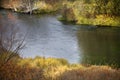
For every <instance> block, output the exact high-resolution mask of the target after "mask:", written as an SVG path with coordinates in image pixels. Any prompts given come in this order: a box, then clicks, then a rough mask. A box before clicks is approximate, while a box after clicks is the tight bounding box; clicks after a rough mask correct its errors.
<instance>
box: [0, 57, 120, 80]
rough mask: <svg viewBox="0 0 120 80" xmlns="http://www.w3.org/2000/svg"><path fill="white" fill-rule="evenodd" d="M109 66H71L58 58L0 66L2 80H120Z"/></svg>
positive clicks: (116, 71)
mask: <svg viewBox="0 0 120 80" xmlns="http://www.w3.org/2000/svg"><path fill="white" fill-rule="evenodd" d="M119 75H120V70H119V69H113V68H111V67H109V66H106V65H104V66H96V65H88V66H87V65H86V66H84V65H81V64H70V63H68V62H67V61H66V60H65V59H58V58H45V57H39V56H37V57H35V58H24V59H22V58H19V59H18V60H17V63H16V62H11V61H10V62H9V63H7V64H4V65H3V66H0V80H120V76H119Z"/></svg>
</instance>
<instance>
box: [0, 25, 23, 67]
mask: <svg viewBox="0 0 120 80" xmlns="http://www.w3.org/2000/svg"><path fill="white" fill-rule="evenodd" d="M24 40H25V37H23V38H22V40H21V39H20V36H19V34H18V33H17V29H15V28H14V27H2V26H0V65H3V64H5V63H7V62H9V61H10V60H11V59H13V58H14V57H16V56H19V51H20V50H21V49H22V48H23V47H24Z"/></svg>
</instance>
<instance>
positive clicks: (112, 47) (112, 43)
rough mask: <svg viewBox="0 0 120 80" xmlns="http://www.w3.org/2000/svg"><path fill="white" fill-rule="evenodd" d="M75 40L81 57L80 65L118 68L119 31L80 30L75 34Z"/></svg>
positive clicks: (119, 51)
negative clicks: (76, 39)
mask: <svg viewBox="0 0 120 80" xmlns="http://www.w3.org/2000/svg"><path fill="white" fill-rule="evenodd" d="M77 38H78V44H79V47H80V50H81V55H82V59H81V60H82V61H80V62H81V63H83V64H94V65H110V66H114V67H120V63H119V61H120V30H119V29H110V28H98V29H92V30H86V29H82V30H79V31H78V32H77ZM81 55H80V56H81Z"/></svg>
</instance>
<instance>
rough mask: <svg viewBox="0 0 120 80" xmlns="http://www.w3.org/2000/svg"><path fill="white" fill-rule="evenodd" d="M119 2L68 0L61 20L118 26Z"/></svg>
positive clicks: (119, 22) (113, 0) (119, 21)
mask: <svg viewBox="0 0 120 80" xmlns="http://www.w3.org/2000/svg"><path fill="white" fill-rule="evenodd" d="M119 3H120V1H119V0H74V1H72V2H71V1H69V2H67V3H66V4H65V6H66V7H65V8H64V9H65V10H64V12H63V18H62V20H67V21H72V22H76V23H77V24H92V25H107V26H119V25H120V6H119ZM65 16H66V17H65Z"/></svg>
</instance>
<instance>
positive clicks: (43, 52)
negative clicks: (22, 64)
mask: <svg viewBox="0 0 120 80" xmlns="http://www.w3.org/2000/svg"><path fill="white" fill-rule="evenodd" d="M57 17H58V15H42V16H40V15H28V14H21V13H15V12H12V11H9V10H0V26H3V27H11V26H12V27H17V29H18V31H19V33H21V34H22V35H25V34H27V35H26V38H25V41H24V42H25V44H26V45H25V48H23V49H22V51H21V53H22V54H21V56H22V57H32V58H33V57H35V56H44V57H55V58H64V59H66V60H68V61H69V62H70V63H82V64H96V65H99V64H100V65H102V64H105V65H117V66H118V67H120V63H119V61H120V28H111V27H104V28H103V27H101V28H100V27H94V26H85V25H72V24H63V23H62V22H60V21H58V20H57Z"/></svg>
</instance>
